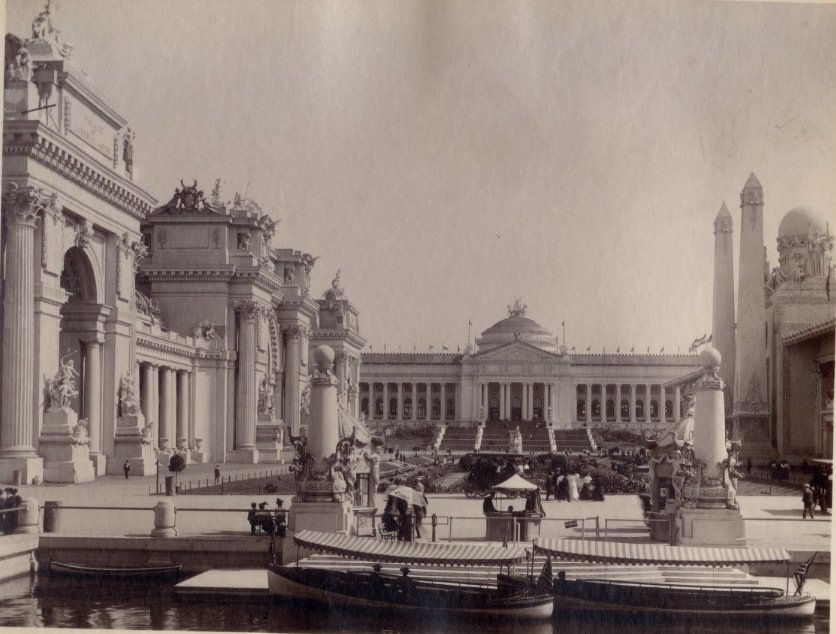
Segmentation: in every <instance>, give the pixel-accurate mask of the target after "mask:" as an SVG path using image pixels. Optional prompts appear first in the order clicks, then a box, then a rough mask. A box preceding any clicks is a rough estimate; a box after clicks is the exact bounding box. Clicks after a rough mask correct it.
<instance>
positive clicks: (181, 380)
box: [177, 370, 190, 448]
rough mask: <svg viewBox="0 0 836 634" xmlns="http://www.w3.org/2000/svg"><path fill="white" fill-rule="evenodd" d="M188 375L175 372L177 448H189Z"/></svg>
mask: <svg viewBox="0 0 836 634" xmlns="http://www.w3.org/2000/svg"><path fill="white" fill-rule="evenodd" d="M189 387H190V385H189V373H188V372H186V371H185V370H179V371H178V372H177V447H178V448H179V447H184V448H188V446H189V391H190V390H189Z"/></svg>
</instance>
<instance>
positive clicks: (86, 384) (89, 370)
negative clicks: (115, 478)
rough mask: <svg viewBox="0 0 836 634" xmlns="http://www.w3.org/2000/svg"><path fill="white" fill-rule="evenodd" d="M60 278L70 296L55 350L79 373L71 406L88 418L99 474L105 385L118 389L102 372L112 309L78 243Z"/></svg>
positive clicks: (67, 257)
mask: <svg viewBox="0 0 836 634" xmlns="http://www.w3.org/2000/svg"><path fill="white" fill-rule="evenodd" d="M60 279H61V282H60V283H61V288H62V289H63V290H64V291H65V292H66V293H67V299H66V301H65V302H64V305H63V306H62V307H61V311H60V314H61V323H60V331H59V335H58V350H57V351H56V354H58V356H59V358H60V360H62V361H65V362H69V361H72V362H73V365H74V366H75V368H76V370H77V371H78V373H79V378H78V387H79V390H78V392H79V394H78V396H77V397H75V399H73V402H71V407H72V408H73V409H74V410H75V411H76V412H77V413H78V416H79V419H80V420H81V419H86V421H87V433H88V434H89V438H90V457H91V460H92V461H93V464H94V467H95V472H96V474H97V475H101V474H103V473H104V470H105V459H104V454H103V445H102V402H103V395H104V390H105V389H106V388H105V386H106V385H109V386H110V387H111V388H113V389H115V378H114V377H110V378H104V375H103V372H102V363H103V358H102V356H103V355H102V349H103V346H104V341H105V339H104V322H105V320H106V318H107V316H108V315H109V314H110V309H109V308H107V307H105V306H103V305H102V303H101V298H100V297H99V292H98V286H97V284H96V276H95V272H94V267H93V265H92V263H91V261H90V259H89V257H88V256H87V254H86V253H85V252H84V251H83V250H82V249H80V248H79V247H72V248H70V249H69V250H68V251H67V252H66V253H65V254H64V266H63V269H62V271H61V278H60Z"/></svg>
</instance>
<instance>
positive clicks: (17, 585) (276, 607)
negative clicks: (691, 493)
mask: <svg viewBox="0 0 836 634" xmlns="http://www.w3.org/2000/svg"><path fill="white" fill-rule="evenodd" d="M672 626H673V627H675V631H676V632H677V633H679V632H687V633H694V634H701V633H709V632H711V633H714V632H723V631H734V632H735V634H766V633H769V632H781V633H782V634H783V633H784V632H790V633H799V634H800V633H804V634H822V633H824V632H827V631H828V628H829V620H828V618H827V615H826V614H825V613H819V614H817V615H816V616H815V617H814V618H813V619H812V620H810V621H804V622H799V623H787V622H784V623H779V622H775V623H764V622H761V623H746V622H728V621H721V622H716V623H700V622H687V621H681V620H677V621H676V623H666V622H664V621H655V622H654V621H644V620H635V619H625V618H620V619H612V618H603V617H600V618H596V617H595V616H594V615H593V616H587V617H578V616H571V617H570V616H566V615H562V616H560V617H556V618H555V619H553V620H552V621H546V622H540V623H525V624H524V625H523V626H520V624H517V626H516V627H514V626H513V625H512V624H508V623H493V622H491V621H485V620H473V619H453V620H451V619H446V618H439V617H438V616H437V615H424V616H422V617H421V618H408V617H404V616H398V615H393V616H385V617H380V616H376V615H374V614H370V613H367V612H347V611H341V610H337V609H330V610H328V609H325V608H322V607H318V606H316V605H314V604H299V603H295V604H294V603H292V602H290V601H286V602H281V601H276V602H261V601H245V600H241V599H232V600H230V601H229V602H226V603H224V602H220V601H198V602H195V601H180V600H178V599H176V598H175V596H174V594H173V592H172V589H171V587H170V586H155V585H153V584H135V583H133V584H128V583H113V582H110V581H109V582H107V583H104V584H100V583H96V582H93V581H79V580H70V579H51V578H49V577H32V578H31V579H30V578H29V577H18V578H15V579H12V580H9V581H6V582H0V629H4V628H7V627H73V628H80V629H87V628H100V629H123V630H131V629H133V630H140V629H141V630H148V629H154V630H172V629H177V630H195V629H197V630H206V631H231V632H245V631H247V632H249V631H256V632H404V633H407V634H413V633H415V634H417V633H419V632H421V633H424V632H430V633H435V632H438V633H439V634H440V633H446V632H462V633H464V634H507V633H508V631H509V630H516V631H523V630H524V631H525V632H531V633H533V634H590V632H616V633H619V632H620V633H623V634H671V631H672Z"/></svg>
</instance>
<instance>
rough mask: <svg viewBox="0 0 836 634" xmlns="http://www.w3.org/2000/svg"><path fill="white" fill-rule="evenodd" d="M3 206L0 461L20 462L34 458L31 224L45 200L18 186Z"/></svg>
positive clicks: (33, 335) (32, 235)
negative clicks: (3, 254)
mask: <svg viewBox="0 0 836 634" xmlns="http://www.w3.org/2000/svg"><path fill="white" fill-rule="evenodd" d="M3 202H4V205H3V215H4V216H6V218H7V223H6V233H7V239H6V262H5V275H6V280H5V287H4V292H5V297H4V298H3V385H2V401H3V403H2V409H0V411H2V420H0V458H18V457H21V458H25V457H34V456H35V449H34V446H33V444H32V431H33V422H34V416H35V411H34V404H33V400H32V395H33V394H34V393H35V384H34V365H33V364H34V362H35V319H34V314H35V290H34V289H35V269H34V266H35V262H34V260H35V252H34V251H35V226H36V224H37V221H38V217H37V214H38V212H39V211H40V210H41V209H42V208H43V207H44V206H45V205H46V204H49V201H48V199H47V197H45V196H44V195H43V194H42V193H41V191H40V190H38V189H36V188H34V187H24V188H13V189H12V191H10V192H9V194H8V195H7V196H6V198H5V200H4V201H3ZM38 388H39V389H40V386H38Z"/></svg>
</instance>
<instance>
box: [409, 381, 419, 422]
mask: <svg viewBox="0 0 836 634" xmlns="http://www.w3.org/2000/svg"><path fill="white" fill-rule="evenodd" d="M410 385H411V386H412V393H411V395H410V396H411V397H412V422H413V423H414V422H415V421H417V420H418V384H417V383H415V382H414V381H413V382H412V383H411V384H410Z"/></svg>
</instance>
